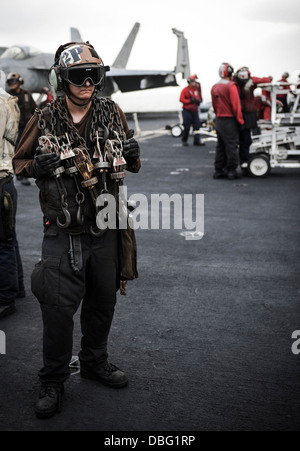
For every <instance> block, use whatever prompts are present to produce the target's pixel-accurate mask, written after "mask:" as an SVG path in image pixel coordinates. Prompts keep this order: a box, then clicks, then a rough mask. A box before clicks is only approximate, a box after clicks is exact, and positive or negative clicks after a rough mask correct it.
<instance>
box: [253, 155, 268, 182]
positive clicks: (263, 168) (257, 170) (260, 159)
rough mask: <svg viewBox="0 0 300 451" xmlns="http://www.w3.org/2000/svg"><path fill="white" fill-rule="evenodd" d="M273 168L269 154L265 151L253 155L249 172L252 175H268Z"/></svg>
mask: <svg viewBox="0 0 300 451" xmlns="http://www.w3.org/2000/svg"><path fill="white" fill-rule="evenodd" d="M270 170H271V165H270V159H269V156H268V155H266V154H263V153H260V154H256V155H254V156H252V157H251V159H250V161H249V164H248V172H249V174H250V175H251V176H252V177H266V176H267V175H268V174H269V172H270Z"/></svg>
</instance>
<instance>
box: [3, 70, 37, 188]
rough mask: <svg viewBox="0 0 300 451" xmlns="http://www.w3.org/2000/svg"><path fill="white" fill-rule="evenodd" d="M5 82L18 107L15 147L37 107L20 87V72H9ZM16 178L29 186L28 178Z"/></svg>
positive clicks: (29, 95) (27, 93)
mask: <svg viewBox="0 0 300 451" xmlns="http://www.w3.org/2000/svg"><path fill="white" fill-rule="evenodd" d="M6 84H7V86H8V88H9V90H8V92H9V94H10V95H12V96H15V97H17V98H18V106H19V109H20V122H19V130H18V137H17V139H16V148H17V146H18V144H19V142H20V139H21V136H22V133H23V131H24V129H25V127H26V124H27V122H28V121H29V119H30V118H31V117H32V115H33V114H34V112H35V109H36V107H37V105H36V103H35V101H34V99H33V97H32V95H31V93H30V92H29V91H27V90H26V89H23V88H21V86H22V85H23V84H24V80H23V78H22V77H21V75H20V74H18V73H16V72H13V73H10V74H9V75H8V77H7V81H6ZM17 179H18V180H19V181H20V182H21V183H22V185H24V186H29V185H30V181H29V179H25V178H23V177H21V176H19V177H17Z"/></svg>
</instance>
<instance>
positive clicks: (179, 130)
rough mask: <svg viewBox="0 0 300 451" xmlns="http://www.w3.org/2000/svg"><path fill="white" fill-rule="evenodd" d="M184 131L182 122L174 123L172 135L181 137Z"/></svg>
mask: <svg viewBox="0 0 300 451" xmlns="http://www.w3.org/2000/svg"><path fill="white" fill-rule="evenodd" d="M182 132H183V126H182V125H180V124H177V125H174V127H172V130H171V133H172V136H174V138H180V136H181V135H182Z"/></svg>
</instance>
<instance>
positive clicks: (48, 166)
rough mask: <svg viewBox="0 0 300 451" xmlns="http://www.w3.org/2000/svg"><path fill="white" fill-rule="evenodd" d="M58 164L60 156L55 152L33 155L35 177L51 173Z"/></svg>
mask: <svg viewBox="0 0 300 451" xmlns="http://www.w3.org/2000/svg"><path fill="white" fill-rule="evenodd" d="M59 165H60V158H59V156H58V155H57V154H56V153H53V152H51V153H43V154H36V155H35V157H34V163H33V169H34V172H35V174H36V175H37V177H47V176H48V175H51V174H52V173H53V171H55V169H57V168H58V167H59Z"/></svg>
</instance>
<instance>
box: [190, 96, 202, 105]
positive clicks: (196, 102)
mask: <svg viewBox="0 0 300 451" xmlns="http://www.w3.org/2000/svg"><path fill="white" fill-rule="evenodd" d="M191 103H194V104H196V105H200V103H201V102H200V101H199V100H197V99H195V97H191Z"/></svg>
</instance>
